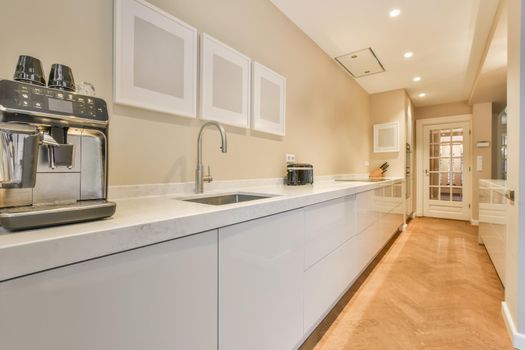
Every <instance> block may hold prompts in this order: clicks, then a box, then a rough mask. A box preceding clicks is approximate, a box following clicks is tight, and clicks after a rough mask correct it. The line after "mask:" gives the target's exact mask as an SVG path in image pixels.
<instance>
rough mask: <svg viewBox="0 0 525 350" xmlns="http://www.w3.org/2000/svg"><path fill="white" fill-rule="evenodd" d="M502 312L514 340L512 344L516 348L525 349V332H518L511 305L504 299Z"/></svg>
mask: <svg viewBox="0 0 525 350" xmlns="http://www.w3.org/2000/svg"><path fill="white" fill-rule="evenodd" d="M501 314H502V315H503V320H504V321H505V325H506V326H507V332H508V333H509V336H510V339H511V340H512V346H514V348H515V349H521V350H525V334H523V333H519V332H518V330H517V328H516V324H515V323H514V320H513V319H512V315H511V314H510V310H509V307H508V305H507V303H506V302H504V301H503V302H501Z"/></svg>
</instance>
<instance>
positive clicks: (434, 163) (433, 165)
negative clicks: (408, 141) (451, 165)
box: [430, 159, 439, 171]
mask: <svg viewBox="0 0 525 350" xmlns="http://www.w3.org/2000/svg"><path fill="white" fill-rule="evenodd" d="M438 170H439V159H431V160H430V171H438Z"/></svg>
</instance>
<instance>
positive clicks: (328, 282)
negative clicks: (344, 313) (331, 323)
mask: <svg viewBox="0 0 525 350" xmlns="http://www.w3.org/2000/svg"><path fill="white" fill-rule="evenodd" d="M360 242H361V241H360V240H358V239H357V237H352V238H351V239H350V240H348V241H346V242H345V243H344V244H343V245H342V246H340V247H339V248H338V249H337V250H335V251H334V252H332V253H331V254H329V255H328V256H326V257H325V258H324V259H323V260H321V261H320V262H318V263H317V264H315V265H313V266H312V267H310V269H308V270H306V271H305V273H304V330H305V333H306V334H308V333H310V332H311V331H312V330H313V329H314V328H315V326H317V323H318V322H319V321H320V320H321V319H322V318H323V317H324V316H325V315H326V313H327V312H328V311H329V310H330V309H331V307H332V306H333V305H334V304H335V303H336V302H337V300H338V299H339V298H340V297H341V295H342V294H343V293H344V291H345V290H346V289H347V288H348V287H349V285H350V283H351V282H352V280H353V279H354V278H355V277H356V276H357V275H358V273H359V271H360V269H361V268H360V266H361V264H360V263H359V262H358V260H362V257H363V254H362V251H360V250H359V248H360V247H359V245H358V243H360Z"/></svg>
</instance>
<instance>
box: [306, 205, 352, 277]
mask: <svg viewBox="0 0 525 350" xmlns="http://www.w3.org/2000/svg"><path fill="white" fill-rule="evenodd" d="M355 202H356V197H355V195H353V196H347V197H343V198H338V199H334V200H330V201H327V202H323V203H319V204H315V205H311V206H308V207H306V208H305V222H306V225H305V232H306V246H305V269H308V268H309V267H310V266H312V265H313V264H315V263H316V262H317V261H319V260H321V259H322V258H323V257H325V256H326V255H328V254H329V253H330V252H332V251H334V250H335V249H336V248H337V247H339V246H340V245H341V244H343V243H344V242H345V241H346V240H348V239H350V237H352V236H353V235H354V234H355V230H356V218H355V215H356V213H355Z"/></svg>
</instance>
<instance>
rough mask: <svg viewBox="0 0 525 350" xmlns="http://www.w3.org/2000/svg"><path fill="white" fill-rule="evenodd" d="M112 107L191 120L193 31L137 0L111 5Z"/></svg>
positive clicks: (193, 102) (193, 103) (193, 107)
mask: <svg viewBox="0 0 525 350" xmlns="http://www.w3.org/2000/svg"><path fill="white" fill-rule="evenodd" d="M114 45H115V50H114V51H115V57H114V60H115V61H114V67H113V69H114V75H115V87H114V88H115V90H114V95H115V96H114V97H115V102H116V103H120V104H125V105H130V106H135V107H140V108H146V109H151V110H155V111H160V112H165V113H171V114H177V115H181V116H187V117H196V114H197V93H196V92H197V30H196V29H195V28H193V27H191V26H190V25H188V24H186V23H184V22H182V21H180V20H178V19H177V18H175V17H173V16H172V15H170V14H168V13H167V12H164V11H163V10H161V9H159V8H157V7H155V6H153V5H151V4H149V3H147V2H145V1H142V0H116V1H115V31H114Z"/></svg>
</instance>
